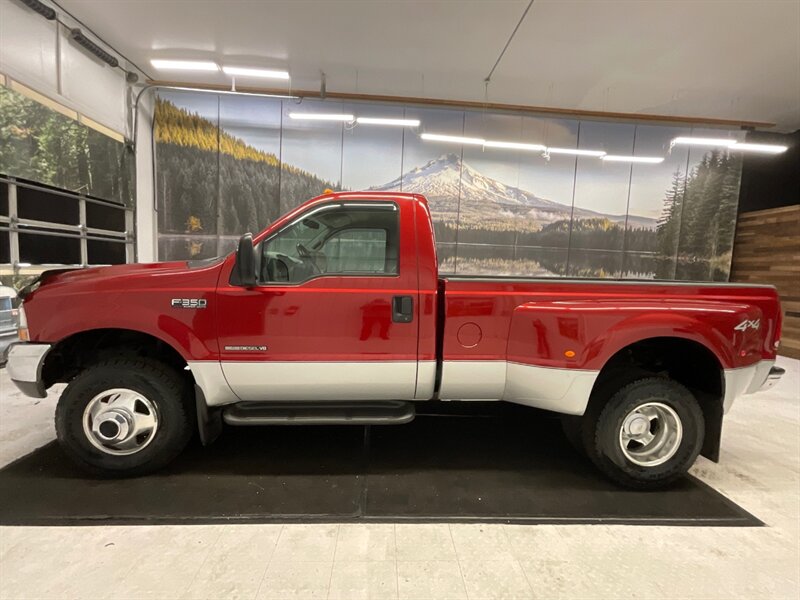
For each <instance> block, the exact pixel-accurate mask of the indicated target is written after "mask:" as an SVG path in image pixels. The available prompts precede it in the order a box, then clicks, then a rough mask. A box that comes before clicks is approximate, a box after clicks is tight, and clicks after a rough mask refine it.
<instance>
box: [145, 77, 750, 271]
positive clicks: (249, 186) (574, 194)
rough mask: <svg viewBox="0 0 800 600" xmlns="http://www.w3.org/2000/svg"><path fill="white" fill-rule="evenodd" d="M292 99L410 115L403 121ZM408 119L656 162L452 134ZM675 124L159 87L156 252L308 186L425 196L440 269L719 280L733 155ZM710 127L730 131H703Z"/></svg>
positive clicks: (200, 238)
mask: <svg viewBox="0 0 800 600" xmlns="http://www.w3.org/2000/svg"><path fill="white" fill-rule="evenodd" d="M292 112H325V113H339V112H341V113H345V114H356V115H358V116H373V117H384V118H405V119H418V120H420V121H421V123H422V126H421V129H420V130H417V129H412V128H407V127H406V128H400V127H387V126H374V125H373V126H368V125H353V124H350V123H341V122H334V121H307V120H296V119H292V118H290V116H289V114H290V113H292ZM420 131H425V132H436V133H443V134H448V135H455V136H463V137H478V138H483V139H492V140H508V141H512V142H517V143H519V142H525V143H540V144H543V145H546V146H548V147H550V148H553V149H557V148H562V149H565V150H570V149H576V148H577V149H599V150H602V151H604V152H607V153H608V154H617V155H637V156H642V155H651V156H664V157H665V160H664V161H663V162H661V163H659V164H639V163H636V164H631V163H624V162H609V161H604V160H600V159H599V158H598V157H596V156H575V155H574V154H567V153H555V152H551V153H550V156H549V158H546V157H544V156H542V155H541V153H538V152H537V153H534V152H529V151H526V150H520V149H515V148H497V147H486V146H483V145H466V144H465V145H462V144H454V143H447V142H442V141H431V140H426V139H422V138H421V137H420ZM707 133H708V132H707V131H704V130H700V129H692V128H690V127H667V126H656V125H637V124H630V123H618V122H602V121H578V120H570V119H557V118H541V117H534V116H527V115H518V114H507V113H490V112H477V111H464V110H454V109H436V108H421V107H416V106H396V105H386V104H377V103H355V102H353V103H346V102H344V103H343V102H333V101H330V100H328V101H325V102H322V101H314V100H304V101H302V102H298V101H294V100H283V101H281V100H278V99H272V98H260V97H254V96H233V95H216V94H208V93H191V92H177V91H175V92H173V91H162V92H160V94H159V97H158V99H157V103H156V114H155V133H154V135H155V140H156V158H157V160H156V182H157V201H158V206H159V258H160V259H161V260H170V259H185V258H190V257H208V256H214V255H217V254H220V253H225V252H228V251H230V250H232V249H233V247H234V245H235V241H236V239H237V238H238V236H239V235H241V234H242V233H244V232H246V231H251V232H257V231H260V230H262V229H263V228H264V227H266V225H268V224H269V223H270V222H271V221H273V220H274V219H275V218H276V217H278V216H279V215H281V214H282V213H284V212H285V211H287V210H289V209H290V208H293V207H295V206H297V205H298V204H300V203H301V202H304V201H305V200H307V199H309V198H311V197H313V196H315V195H318V194H320V193H322V192H323V191H324V190H325V189H326V188H331V189H336V190H380V191H384V190H394V191H403V192H418V193H422V194H425V195H426V196H427V198H428V201H429V203H430V207H431V211H432V214H433V217H434V226H435V230H436V237H437V247H438V251H439V260H440V264H441V268H442V271H443V272H444V273H458V274H491V275H521V276H542V277H548V276H571V277H615V278H658V279H693V280H717V281H719V280H727V278H728V273H729V269H730V259H731V250H732V243H733V234H734V228H735V224H736V212H737V204H738V194H739V179H740V175H741V158H740V155H738V154H728V153H727V152H726V151H725V150H724V148H708V147H687V146H675V147H673V148H671V147H670V141H671V140H672V139H673V138H675V137H677V136H686V135H695V136H697V135H703V134H707ZM714 135H715V137H724V136H732V135H733V132H727V131H725V132H722V134H721V133H720V131H719V130H716V131H715V134H714Z"/></svg>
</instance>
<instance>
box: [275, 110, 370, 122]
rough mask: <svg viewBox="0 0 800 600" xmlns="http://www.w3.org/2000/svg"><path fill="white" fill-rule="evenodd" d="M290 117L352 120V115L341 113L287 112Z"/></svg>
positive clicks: (314, 119) (309, 119) (311, 119)
mask: <svg viewBox="0 0 800 600" xmlns="http://www.w3.org/2000/svg"><path fill="white" fill-rule="evenodd" d="M289 116H290V117H291V118H292V119H300V120H306V121H352V120H354V119H355V117H353V115H343V114H338V113H295V112H293V113H289Z"/></svg>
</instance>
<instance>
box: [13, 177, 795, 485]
mask: <svg viewBox="0 0 800 600" xmlns="http://www.w3.org/2000/svg"><path fill="white" fill-rule="evenodd" d="M21 296H22V297H23V298H24V302H23V304H22V311H21V313H22V314H21V317H22V320H23V322H22V324H21V327H22V330H21V333H22V335H23V336H24V337H23V339H25V340H26V341H25V342H22V343H19V344H16V345H14V346H12V347H11V348H10V349H9V351H8V360H7V363H8V372H9V374H10V376H11V379H12V380H13V381H14V382H15V383H16V385H17V386H18V387H19V388H20V389H21V390H22V391H23V392H24V393H26V394H28V395H30V396H34V397H44V395H45V393H46V390H47V388H49V387H50V386H51V385H53V384H54V383H59V382H61V383H68V386H67V388H66V389H65V391H64V392H63V394H62V395H61V398H60V399H59V401H58V406H57V410H56V430H57V434H58V439H59V440H60V442H61V443H62V444H63V447H64V449H65V450H66V452H67V453H68V454H69V455H71V456H72V458H74V459H75V460H76V461H77V462H78V463H79V464H81V465H82V466H84V467H87V468H88V469H90V470H94V471H98V472H102V473H105V474H119V475H123V474H124V475H133V474H141V473H144V472H147V471H152V470H153V469H156V468H158V467H161V466H163V465H164V464H166V463H167V462H169V461H170V460H171V459H172V458H174V457H175V456H176V455H177V454H178V453H179V452H180V451H181V450H182V449H183V448H184V446H185V445H186V443H187V442H188V440H189V439H190V437H191V436H192V434H193V432H194V430H195V429H199V434H200V438H201V440H202V441H203V443H209V442H211V441H213V439H214V438H215V437H216V435H218V433H219V431H220V429H221V427H222V423H223V422H224V423H227V424H228V425H264V424H298V425H299V424H336V423H351V424H391V423H406V422H408V421H410V420H411V419H413V418H414V414H415V405H416V404H417V403H418V402H442V401H449V400H503V401H506V402H514V403H518V404H523V405H527V406H531V407H536V408H539V409H546V410H548V411H555V412H557V413H561V414H563V415H564V425H565V431H566V432H567V433H568V436H569V437H570V438H571V439H572V440H573V441H574V443H575V444H576V445H577V446H578V447H579V448H581V449H582V450H583V451H584V452H585V453H586V455H588V457H589V458H590V459H591V460H592V462H594V463H595V465H596V466H597V467H598V468H599V469H600V470H601V471H602V472H603V473H605V474H606V475H607V476H608V477H610V478H611V479H613V480H614V481H616V482H618V483H620V484H622V485H626V486H630V487H636V488H648V487H657V486H663V485H665V484H667V483H669V482H671V481H673V480H675V479H676V478H678V477H680V476H681V475H683V474H684V473H685V472H686V471H687V469H688V468H689V467H690V466H691V465H692V463H693V462H694V460H695V459H696V457H697V455H698V454H699V453H701V452H702V453H703V454H704V455H705V456H707V457H709V458H711V459H712V460H717V459H718V454H719V445H720V435H721V429H722V416H723V414H724V413H725V412H726V411H727V410H728V409H729V408H730V406H731V403H732V402H733V400H734V398H736V397H737V396H740V395H742V394H749V393H752V392H755V391H757V390H759V389H761V388H763V387H765V386H769V385H771V384H773V383H774V382H775V381H776V380H777V379H778V378H779V377H780V375H781V374H782V370H781V369H779V368H777V367H775V366H774V363H775V353H776V349H777V347H778V343H779V338H780V328H781V313H780V306H779V303H778V297H777V294H776V292H775V289H774V288H772V287H770V286H754V285H748V286H745V285H738V284H698V283H658V282H652V281H609V280H570V279H521V278H499V277H498V278H489V277H461V276H448V277H439V273H438V270H437V259H436V246H435V243H434V234H433V227H432V223H431V217H430V212H429V210H428V205H427V202H426V200H425V198H424V197H423V196H420V195H416V194H402V193H373V192H356V193H349V192H348V193H331V194H326V195H323V196H320V197H318V198H315V199H313V200H310V201H308V202H306V203H305V204H303V205H302V206H300V207H298V208H297V209H295V210H293V211H291V212H290V213H289V214H287V215H285V216H284V217H282V218H280V219H279V220H277V221H276V222H274V223H273V224H272V225H270V226H269V227H268V228H267V229H266V230H265V231H263V232H262V233H260V234H259V235H257V236H256V237H255V238H253V237H252V236H251V235H250V234H247V235H245V236H243V237H242V238H241V240H240V241H239V246H238V250H237V251H236V252H235V253H232V254H230V255H229V256H226V257H221V258H215V259H210V260H201V261H180V262H170V263H160V264H134V265H121V266H113V267H104V268H93V269H85V270H71V271H64V270H60V271H49V272H45V273H44V274H43V275H42V276H41V277H40V278H39V279H38V280H36V281H35V282H34V283H32V284H31V285H29V286H28V287H27V288H25V289H23V290H22V292H21Z"/></svg>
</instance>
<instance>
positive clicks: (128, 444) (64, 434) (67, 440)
mask: <svg viewBox="0 0 800 600" xmlns="http://www.w3.org/2000/svg"><path fill="white" fill-rule="evenodd" d="M187 392H188V386H187V384H186V381H185V380H184V379H183V378H182V377H181V375H180V374H179V373H178V372H176V371H174V370H173V369H170V368H169V367H167V366H166V365H164V364H162V363H160V362H157V361H154V360H149V359H142V358H117V359H111V360H107V361H103V362H99V363H96V364H94V365H92V366H90V367H88V368H87V369H86V370H84V371H83V372H82V373H80V374H79V375H78V376H77V377H76V378H75V379H73V380H72V381H71V382H70V384H69V385H68V386H67V388H66V389H65V390H64V393H63V394H62V395H61V398H59V401H58V406H57V407H56V434H57V436H58V440H59V442H60V443H61V445H62V447H63V448H64V450H65V451H66V453H67V454H68V455H69V456H70V457H71V458H72V459H73V460H74V461H75V462H77V463H78V464H79V465H80V466H81V467H83V468H84V469H86V470H88V471H91V472H93V473H96V474H101V475H111V476H131V475H142V474H144V473H148V472H151V471H154V470H156V469H158V468H160V467H162V466H164V465H165V464H167V463H168V462H169V461H171V460H172V459H173V458H175V456H177V455H178V453H179V452H180V451H181V450H183V448H184V447H185V446H186V444H187V442H188V441H189V439H190V438H191V435H192V419H193V412H192V411H191V410H189V408H188V402H187Z"/></svg>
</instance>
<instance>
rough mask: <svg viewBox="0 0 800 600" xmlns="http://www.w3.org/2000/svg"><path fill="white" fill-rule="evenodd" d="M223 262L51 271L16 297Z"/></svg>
mask: <svg viewBox="0 0 800 600" xmlns="http://www.w3.org/2000/svg"><path fill="white" fill-rule="evenodd" d="M222 261H223V258H214V259H208V260H199V261H193V260H190V261H185V260H181V261H172V262H159V263H134V264H125V265H113V266H109V267H91V268H88V269H83V268H73V269H52V270H49V271H44V272H43V273H42V274H41V275H39V276H38V277H37V278H36V279H34V280H33V281H32V282H31V283H29V284H28V285H26V286H25V287H24V288H22V289H21V290H20V292H19V297H20V298H22V299H25V298H28V297H29V296H30V295H31V294H33V292H35V291H36V290H38V289H41V288H43V287H46V288H49V287H51V286H54V285H59V286H60V285H62V284H70V285H72V284H78V285H80V284H93V283H103V282H104V281H111V280H114V279H119V278H130V277H136V276H167V275H180V274H181V273H188V272H191V271H194V270H196V269H200V268H203V267H206V268H208V267H213V266H216V265H219V264H221V263H222Z"/></svg>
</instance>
